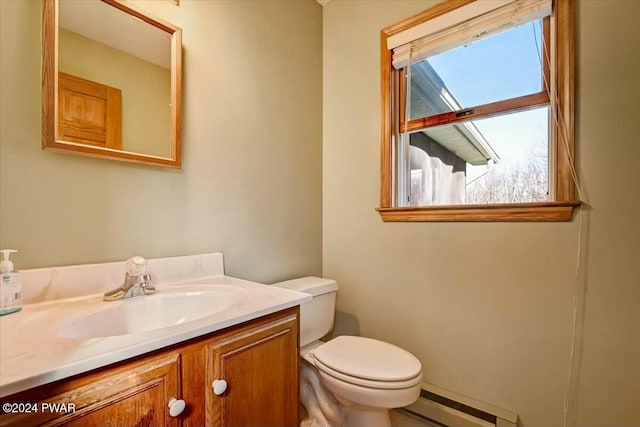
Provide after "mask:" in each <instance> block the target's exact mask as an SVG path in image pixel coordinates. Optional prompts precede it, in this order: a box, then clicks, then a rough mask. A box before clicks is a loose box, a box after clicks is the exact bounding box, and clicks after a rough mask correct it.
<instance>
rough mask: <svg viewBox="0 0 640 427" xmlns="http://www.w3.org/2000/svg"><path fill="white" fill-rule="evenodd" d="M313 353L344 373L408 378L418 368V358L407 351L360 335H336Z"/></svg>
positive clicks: (416, 373) (412, 375) (356, 375)
mask: <svg viewBox="0 0 640 427" xmlns="http://www.w3.org/2000/svg"><path fill="white" fill-rule="evenodd" d="M314 357H315V358H316V359H317V360H318V361H320V362H321V363H322V364H324V365H325V366H327V367H329V368H331V369H333V370H335V371H338V372H341V373H343V374H345V375H349V376H352V377H357V378H363V379H369V380H375V381H403V380H409V379H413V378H415V377H416V376H417V375H419V374H420V373H421V370H422V365H421V364H420V361H419V360H418V359H416V357H415V356H414V355H413V354H411V353H409V352H408V351H406V350H403V349H401V348H400V347H398V346H395V345H393V344H389V343H387V342H384V341H378V340H374V339H371V338H364V337H353V336H347V335H343V336H339V337H337V338H334V339H332V340H331V341H329V342H327V343H325V344H324V345H321V346H320V347H319V348H317V349H316V350H315V351H314Z"/></svg>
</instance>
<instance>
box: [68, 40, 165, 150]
mask: <svg viewBox="0 0 640 427" xmlns="http://www.w3.org/2000/svg"><path fill="white" fill-rule="evenodd" d="M166 48H167V50H169V49H170V48H171V46H170V45H169V41H167V46H166ZM105 64H108V65H107V66H105ZM58 70H59V71H62V72H64V73H67V74H71V75H74V76H76V77H82V78H83V79H88V80H91V81H94V82H98V83H101V84H104V85H107V86H111V87H114V88H117V89H120V90H121V91H122V149H123V150H126V151H133V152H136V153H143V154H151V155H154V156H161V157H171V138H170V132H171V70H170V69H168V68H164V67H161V66H159V65H156V64H153V63H151V62H148V61H145V60H143V59H141V58H138V57H136V56H133V55H130V54H128V53H125V52H123V51H121V50H118V49H114V48H112V47H110V46H107V45H105V44H102V43H100V42H97V41H95V40H92V39H89V38H87V37H84V36H81V35H80V34H77V33H74V32H71V31H68V30H65V29H63V28H60V29H59V30H58Z"/></svg>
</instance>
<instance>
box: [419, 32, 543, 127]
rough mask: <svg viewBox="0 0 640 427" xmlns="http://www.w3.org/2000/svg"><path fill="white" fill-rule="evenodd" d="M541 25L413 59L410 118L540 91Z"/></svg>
mask: <svg viewBox="0 0 640 427" xmlns="http://www.w3.org/2000/svg"><path fill="white" fill-rule="evenodd" d="M541 25H542V21H541V20H536V21H532V22H529V23H527V24H525V25H521V26H519V27H516V28H512V29H510V30H507V31H503V32H501V33H498V34H495V35H493V36H490V37H487V38H485V39H481V40H479V41H476V42H474V43H471V44H469V45H466V46H461V47H458V48H455V49H452V50H449V51H447V52H443V53H441V54H438V55H435V56H432V57H430V58H427V59H426V60H423V61H421V62H418V63H416V64H413V65H412V66H411V105H410V110H409V118H410V119H415V118H420V117H427V116H432V115H435V114H440V113H446V112H449V111H454V110H460V109H463V108H468V107H474V106H478V105H483V104H488V103H491V102H495V101H500V100H504V99H510V98H515V97H519V96H523V95H529V94H532V93H538V92H540V91H541V90H542V88H543V81H542V65H541V63H542V61H541V55H542V27H541Z"/></svg>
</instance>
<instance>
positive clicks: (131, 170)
mask: <svg viewBox="0 0 640 427" xmlns="http://www.w3.org/2000/svg"><path fill="white" fill-rule="evenodd" d="M136 4H138V6H139V7H141V8H144V9H146V10H148V11H149V12H150V13H152V14H154V15H156V16H157V17H158V18H160V19H162V20H166V21H169V22H172V23H174V24H175V25H178V26H180V27H182V29H183V53H184V55H183V60H184V61H183V67H184V68H183V70H184V74H183V78H184V81H183V97H182V99H183V143H184V146H183V168H182V170H169V169H163V168H155V167H147V166H139V165H134V164H127V163H119V162H114V161H108V160H101V159H91V158H87V157H78V156H74V155H70V154H62V153H55V152H49V151H42V150H41V149H40V144H41V137H40V132H41V131H40V120H41V113H40V109H41V102H40V90H41V89H40V82H41V75H40V63H41V15H42V12H41V2H40V1H35V0H34V1H0V16H1V27H0V28H1V37H0V42H1V46H0V55H1V57H0V63H1V64H2V70H1V73H0V83H1V87H0V97H1V98H0V100H1V104H0V112H1V115H0V125H1V126H0V193H1V204H0V246H2V247H9V248H15V249H18V250H20V253H19V254H17V255H16V256H15V262H16V266H18V267H19V268H31V267H43V266H54V265H61V264H77V263H87V262H103V261H117V260H123V259H125V258H127V257H129V256H131V255H133V254H139V255H143V256H146V257H162V256H173V255H187V254H195V253H201V252H213V251H222V252H224V254H225V262H226V268H227V273H228V274H231V275H236V276H239V277H243V278H248V279H255V280H261V281H275V280H280V279H285V278H290V277H293V276H298V275H305V274H320V272H321V265H322V264H321V250H322V249H321V244H322V242H321V239H322V238H321V233H322V223H321V212H322V209H321V203H322V199H321V168H322V164H321V150H322V146H321V144H322V140H321V136H322V129H321V122H322V108H321V102H322V101H321V96H322V92H321V91H322V65H321V64H322V36H321V34H322V33H321V32H322V8H321V6H320V5H319V4H318V3H316V2H314V1H312V0H308V1H280V2H264V1H241V2H237V1H207V2H205V1H185V0H183V1H181V2H180V6H179V7H178V6H175V5H174V4H172V3H171V2H169V1H166V0H161V1H146V0H144V1H138V2H136Z"/></svg>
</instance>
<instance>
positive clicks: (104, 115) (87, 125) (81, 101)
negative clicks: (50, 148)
mask: <svg viewBox="0 0 640 427" xmlns="http://www.w3.org/2000/svg"><path fill="white" fill-rule="evenodd" d="M57 139H61V140H63V141H70V142H77V143H80V144H89V145H94V146H98V147H105V148H113V149H116V150H120V149H122V92H121V91H120V89H116V88H112V87H109V86H105V85H103V84H100V83H96V82H92V81H90V80H85V79H82V78H80V77H75V76H72V75H70V74H65V73H58V136H57Z"/></svg>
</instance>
